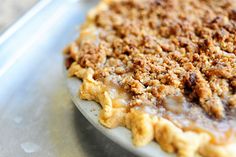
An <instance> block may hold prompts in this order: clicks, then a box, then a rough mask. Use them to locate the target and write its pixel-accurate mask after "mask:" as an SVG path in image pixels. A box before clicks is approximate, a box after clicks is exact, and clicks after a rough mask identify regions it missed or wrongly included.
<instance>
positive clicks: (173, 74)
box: [69, 0, 236, 130]
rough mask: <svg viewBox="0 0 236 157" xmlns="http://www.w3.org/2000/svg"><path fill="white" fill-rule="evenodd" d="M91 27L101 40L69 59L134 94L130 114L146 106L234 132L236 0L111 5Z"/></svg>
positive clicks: (131, 0)
mask: <svg viewBox="0 0 236 157" xmlns="http://www.w3.org/2000/svg"><path fill="white" fill-rule="evenodd" d="M94 22H95V25H96V27H97V28H98V31H99V33H98V34H97V37H96V40H91V41H89V40H88V41H85V42H77V43H76V45H74V46H75V47H77V49H78V52H79V53H77V56H75V53H73V51H72V50H70V51H69V53H70V54H71V55H72V57H73V58H74V59H75V60H76V62H77V63H78V64H79V65H80V66H82V67H83V68H92V69H93V70H94V75H93V77H94V79H95V80H97V81H100V82H103V83H106V82H107V81H108V82H109V81H110V82H112V83H113V84H116V85H118V86H119V87H121V88H122V89H123V90H124V91H126V92H127V93H129V94H130V95H131V98H130V101H129V104H128V106H129V107H130V108H133V107H136V108H138V107H140V108H142V107H143V106H149V107H150V108H155V110H158V113H156V114H160V115H162V116H164V117H167V118H168V119H172V118H173V117H174V118H178V117H179V115H181V114H185V115H186V117H187V118H188V119H190V120H192V121H196V123H198V121H200V122H199V123H201V125H203V126H207V125H208V124H210V123H212V121H214V127H215V124H219V125H221V122H224V123H229V125H231V123H230V122H228V121H233V120H234V117H235V115H234V114H232V113H235V112H232V113H231V111H232V110H235V108H236V1H235V0H219V1H216V0H122V1H118V2H116V1H114V2H111V3H110V4H109V9H107V10H106V11H101V12H98V13H97V14H96V18H95V20H94ZM170 104H171V105H170ZM160 110H161V111H163V112H161V113H159V111H160ZM182 125H184V124H182ZM210 125H211V126H213V124H210ZM216 126H217V125H216ZM219 127H220V126H219ZM230 127H234V128H236V126H235V124H234V126H230ZM211 129H212V128H211ZM213 130H214V129H213Z"/></svg>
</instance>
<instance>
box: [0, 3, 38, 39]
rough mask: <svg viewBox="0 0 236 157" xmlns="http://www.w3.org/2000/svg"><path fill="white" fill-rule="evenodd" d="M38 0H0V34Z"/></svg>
mask: <svg viewBox="0 0 236 157" xmlns="http://www.w3.org/2000/svg"><path fill="white" fill-rule="evenodd" d="M38 1H40V0H0V3H1V5H0V34H1V33H3V31H4V30H6V29H7V28H8V27H9V26H10V25H11V24H13V23H14V22H15V21H16V20H17V19H19V18H20V17H21V16H22V15H24V13H25V12H27V11H28V10H29V9H30V8H31V7H32V6H33V5H34V4H35V3H37V2H38Z"/></svg>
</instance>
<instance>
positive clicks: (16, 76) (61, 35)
mask: <svg viewBox="0 0 236 157" xmlns="http://www.w3.org/2000/svg"><path fill="white" fill-rule="evenodd" d="M92 5H94V1H91V0H81V1H79V2H77V1H75V0H43V1H41V2H40V4H38V5H37V6H36V7H34V8H33V9H32V10H31V11H30V12H29V13H28V14H27V15H26V16H24V17H23V19H22V20H20V21H18V22H17V23H16V25H14V26H13V27H12V28H10V29H9V31H8V32H6V33H5V34H3V35H2V36H1V37H0V135H1V137H0V157H100V156H101V157H111V156H112V157H132V156H133V155H132V154H131V153H129V152H127V151H125V150H124V149H122V148H121V147H120V146H118V145H117V144H115V143H113V142H112V141H111V140H109V139H108V138H106V137H105V136H104V135H102V134H101V133H100V132H99V131H97V130H96V129H95V128H94V127H93V126H92V125H91V124H90V123H89V122H88V121H87V120H86V119H85V118H84V117H83V116H82V115H81V113H80V112H79V111H78V109H77V108H76V107H75V105H74V104H73V103H72V101H71V99H70V95H69V93H68V90H67V87H66V83H65V76H64V75H63V66H62V62H63V61H62V55H61V51H62V50H63V48H64V47H65V46H66V44H67V43H69V42H70V41H72V40H73V39H74V38H75V37H76V35H77V33H76V30H75V26H77V25H78V24H80V23H81V22H82V21H83V20H84V17H85V13H86V11H87V10H88V8H90V7H91V6H92Z"/></svg>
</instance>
